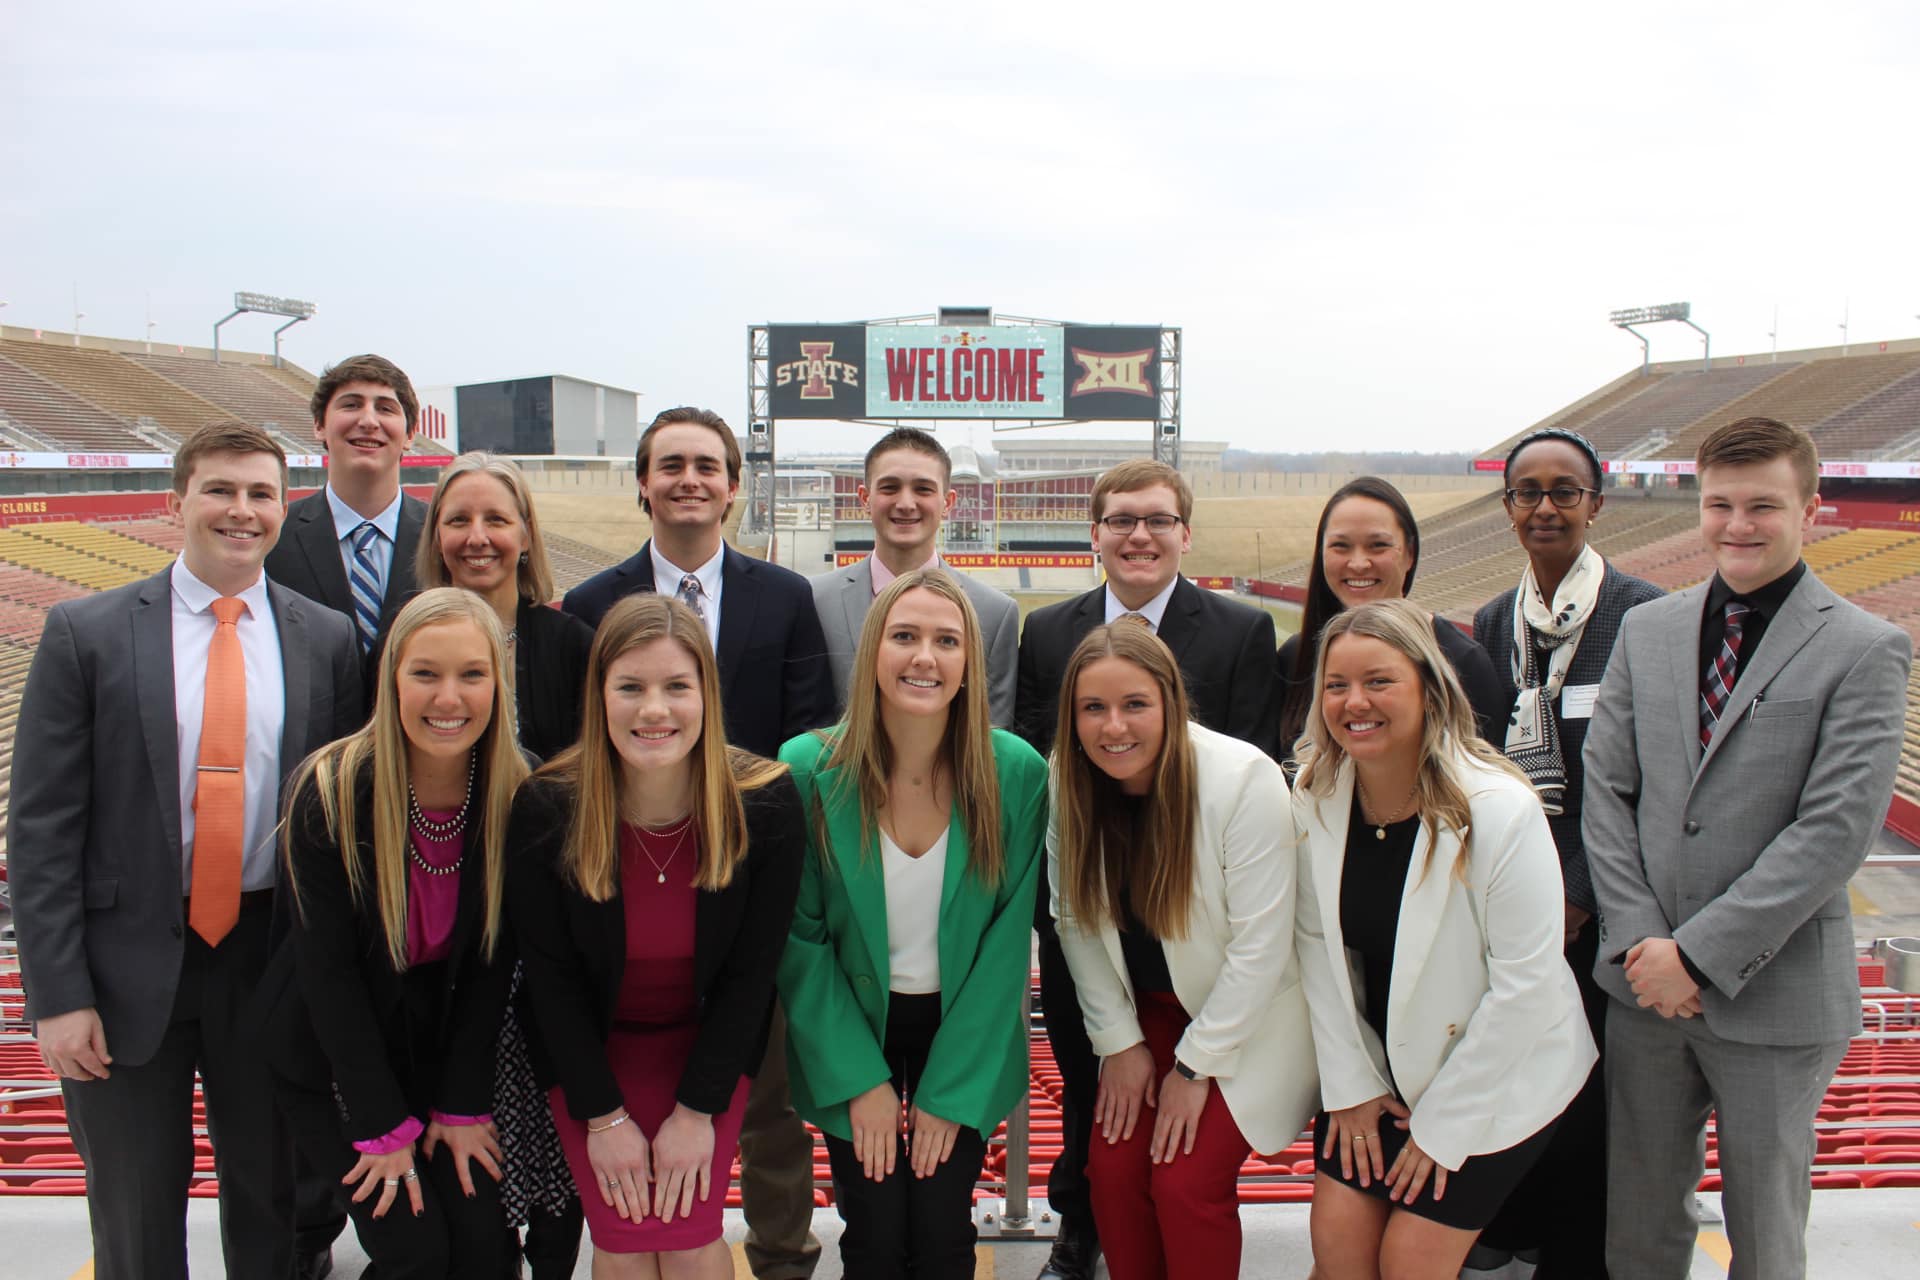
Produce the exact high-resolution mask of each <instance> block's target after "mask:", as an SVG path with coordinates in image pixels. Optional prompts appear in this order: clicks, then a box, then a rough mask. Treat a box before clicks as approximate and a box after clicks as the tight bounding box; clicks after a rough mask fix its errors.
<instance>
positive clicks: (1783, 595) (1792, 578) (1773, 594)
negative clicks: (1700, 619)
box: [1707, 560, 1807, 621]
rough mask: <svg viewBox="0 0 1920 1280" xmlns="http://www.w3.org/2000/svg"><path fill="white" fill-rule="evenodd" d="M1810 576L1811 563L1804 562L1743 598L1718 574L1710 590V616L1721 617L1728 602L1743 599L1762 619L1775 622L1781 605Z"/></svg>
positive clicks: (1798, 562) (1715, 575) (1741, 600)
mask: <svg viewBox="0 0 1920 1280" xmlns="http://www.w3.org/2000/svg"><path fill="white" fill-rule="evenodd" d="M1806 576H1807V562H1806V561H1805V560H1800V561H1797V562H1795V564H1794V566H1793V568H1791V569H1789V570H1787V571H1786V572H1785V573H1783V574H1781V575H1780V576H1779V577H1777V578H1775V579H1774V580H1773V581H1772V582H1769V583H1768V584H1767V585H1766V586H1764V587H1755V588H1754V589H1753V590H1752V591H1749V592H1747V593H1745V594H1744V595H1743V594H1741V593H1739V592H1736V591H1735V590H1734V589H1733V588H1732V587H1730V586H1728V585H1727V582H1726V579H1724V578H1722V577H1721V576H1720V575H1719V573H1718V572H1716V573H1715V574H1714V575H1713V585H1712V586H1710V587H1708V588H1707V613H1708V615H1709V616H1711V615H1713V614H1717V613H1719V612H1720V611H1722V610H1723V609H1725V608H1726V607H1727V601H1729V600H1739V601H1740V602H1741V603H1742V604H1744V605H1746V606H1747V607H1748V608H1749V609H1752V610H1753V611H1754V612H1755V613H1757V614H1759V615H1760V616H1761V617H1763V618H1765V619H1767V620H1768V621H1772V620H1773V615H1775V614H1776V613H1779V612H1780V606H1781V605H1783V604H1785V603H1786V602H1787V597H1788V596H1790V595H1792V594H1793V589H1794V588H1795V587H1797V586H1799V585H1800V579H1802V578H1804V577H1806Z"/></svg>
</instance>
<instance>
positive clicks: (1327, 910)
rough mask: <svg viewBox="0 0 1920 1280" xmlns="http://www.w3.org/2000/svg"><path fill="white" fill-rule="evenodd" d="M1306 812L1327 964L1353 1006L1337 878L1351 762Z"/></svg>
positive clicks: (1349, 808)
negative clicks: (1316, 832) (1314, 831)
mask: <svg viewBox="0 0 1920 1280" xmlns="http://www.w3.org/2000/svg"><path fill="white" fill-rule="evenodd" d="M1307 812H1308V813H1309V814H1310V815H1311V816H1309V817H1308V818H1307V822H1308V824H1309V825H1310V826H1313V827H1317V828H1318V829H1319V830H1320V832H1321V838H1320V839H1318V840H1315V839H1313V838H1312V835H1311V833H1309V836H1308V839H1307V856H1308V857H1309V858H1310V859H1311V860H1312V862H1313V896H1314V899H1315V902H1316V903H1317V905H1318V906H1319V908H1320V933H1321V936H1322V937H1324V938H1325V939H1326V941H1327V946H1328V951H1329V954H1330V957H1331V963H1330V964H1329V966H1328V967H1329V968H1331V969H1332V970H1333V980H1334V983H1335V985H1336V986H1338V987H1339V989H1340V993H1341V994H1342V995H1343V996H1345V997H1346V1004H1345V1006H1344V1007H1345V1008H1348V1009H1357V1008H1358V1007H1359V1006H1358V1005H1356V1004H1355V1003H1354V999H1353V983H1352V975H1351V974H1350V973H1349V972H1348V968H1347V949H1346V937H1345V935H1343V934H1342V933H1341V932H1340V880H1341V876H1342V873H1343V872H1344V871H1345V869H1346V858H1347V820H1348V818H1349V816H1350V815H1351V814H1352V812H1353V765H1352V764H1351V763H1348V764H1344V765H1342V766H1341V767H1340V772H1339V773H1338V774H1336V775H1335V777H1334V782H1333V793H1332V794H1331V795H1329V796H1328V797H1327V798H1326V799H1324V800H1321V801H1319V802H1318V803H1316V804H1313V805H1311V806H1308V807H1307ZM1356 1017H1357V1015H1356Z"/></svg>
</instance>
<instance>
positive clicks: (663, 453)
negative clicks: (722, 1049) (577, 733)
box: [561, 407, 833, 1280]
mask: <svg viewBox="0 0 1920 1280" xmlns="http://www.w3.org/2000/svg"><path fill="white" fill-rule="evenodd" d="M741 463H742V458H741V454H740V442H739V441H738V440H737V439H735V437H734V434H733V428H731V427H729V426H728V425H727V423H726V420H725V419H723V418H721V416H720V415H719V414H717V413H715V412H713V411H712V410H711V409H696V408H690V407H681V408H677V409H668V410H666V411H665V412H663V413H661V414H660V415H659V416H658V417H656V418H655V419H654V420H653V422H652V423H651V424H649V425H648V427H647V429H646V430H645V431H644V432H642V433H641V435H640V445H639V448H638V450H637V451H636V453H635V455H634V466H635V471H636V474H637V478H638V483H639V486H640V507H641V510H643V511H645V512H646V513H647V514H648V516H650V517H652V520H653V536H652V537H651V538H649V539H648V540H647V541H646V543H645V544H644V545H642V546H641V548H640V550H639V551H638V552H637V553H635V554H634V555H633V556H631V557H629V558H628V559H627V560H625V561H623V562H621V563H620V564H617V565H615V566H614V567H613V568H611V569H608V570H605V571H604V572H602V573H598V574H595V575H594V576H593V577H591V578H589V579H587V581H585V582H583V583H581V584H580V585H579V586H577V587H575V588H574V589H573V590H571V591H569V592H567V595H566V599H565V600H564V601H562V602H561V607H562V608H563V609H565V610H566V611H567V612H568V613H571V614H573V615H574V616H575V617H578V618H581V619H583V620H585V622H586V623H587V625H588V626H591V627H598V626H599V625H600V619H601V618H602V617H604V616H605V615H606V612H607V610H608V609H610V608H612V607H613V604H614V602H615V601H616V600H620V599H622V598H623V597H626V596H630V595H634V594H636V593H638V592H642V591H658V592H660V593H662V594H669V593H670V594H672V595H675V596H677V597H679V599H680V600H681V601H683V602H684V603H685V604H687V605H688V606H689V607H690V608H692V609H693V611H694V612H695V613H698V614H699V615H700V617H701V619H702V620H703V621H704V622H705V623H706V624H707V638H708V639H709V640H710V641H711V642H712V643H713V649H714V656H715V657H716V658H717V659H718V660H719V664H720V688H721V691H722V692H721V697H722V699H723V701H724V703H725V705H724V706H723V707H722V712H723V714H724V716H725V719H726V725H727V741H728V742H730V743H732V744H733V745H734V746H737V747H744V748H746V749H747V750H748V751H752V752H754V753H756V754H758V755H763V756H769V757H771V756H773V755H775V754H777V753H778V752H779V750H780V744H781V743H783V742H785V741H786V740H787V739H788V738H791V737H794V736H795V735H797V734H800V733H804V732H806V731H807V730H808V729H817V728H819V727H820V726H822V725H824V724H826V723H828V721H830V720H831V719H832V717H833V678H832V675H831V673H830V671H829V668H828V666H827V643H826V638H825V636H823V635H822V634H821V631H820V618H819V616H818V614H816V613H815V612H814V607H813V588H812V587H811V586H810V585H808V583H807V580H806V579H805V578H803V577H801V576H800V575H799V574H797V573H794V572H793V571H791V570H789V569H783V568H781V567H780V566H779V565H777V564H772V563H769V562H768V561H765V560H756V559H754V558H753V557H752V556H746V555H742V554H740V552H738V551H736V550H734V549H733V548H732V547H729V546H728V545H727V544H726V540H725V539H724V538H723V537H721V533H720V530H721V527H722V525H723V524H724V523H725V521H726V518H727V512H728V511H729V510H730V509H731V508H732V506H733V501H734V498H735V496H736V495H737V494H738V493H739V491H740V467H741ZM785 1039H786V1019H785V1017H784V1015H783V1014H782V1012H781V1011H780V1009H779V1007H778V1006H777V1005H776V1006H775V1011H774V1019H773V1030H772V1032H771V1034H770V1035H769V1037H768V1040H767V1054H766V1058H765V1059H764V1060H763V1062H762V1064H761V1067H760V1074H759V1075H757V1076H755V1077H754V1081H753V1092H752V1093H751V1094H750V1095H749V1096H748V1099H747V1116H746V1122H745V1124H744V1126H743V1127H742V1129H741V1131H740V1200H741V1204H742V1206H743V1207H744V1208H745V1210H746V1216H747V1242H746V1253H747V1262H748V1264H749V1265H750V1266H751V1267H752V1268H753V1274H754V1275H755V1276H756V1277H758V1278H759V1280H802V1278H804V1277H806V1276H810V1275H812V1274H813V1269H814V1266H815V1265H816V1264H817V1262H818V1260H819V1257H820V1242H819V1240H817V1239H815V1238H814V1235H813V1231H812V1222H813V1139H812V1137H811V1136H810V1135H809V1134H808V1133H807V1130H806V1125H805V1124H804V1123H802V1122H801V1119H800V1117H799V1115H798V1114H797V1113H796V1112H795V1111H794V1109H793V1105H792V1103H791V1102H790V1101H789V1099H788V1091H787V1057H786V1046H785Z"/></svg>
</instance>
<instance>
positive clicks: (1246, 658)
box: [1014, 459, 1280, 1280]
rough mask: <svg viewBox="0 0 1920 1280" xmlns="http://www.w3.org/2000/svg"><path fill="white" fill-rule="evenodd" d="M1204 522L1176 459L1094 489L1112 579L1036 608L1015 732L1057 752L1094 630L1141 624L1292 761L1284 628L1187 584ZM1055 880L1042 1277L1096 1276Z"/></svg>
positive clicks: (1194, 696) (1224, 710)
mask: <svg viewBox="0 0 1920 1280" xmlns="http://www.w3.org/2000/svg"><path fill="white" fill-rule="evenodd" d="M1192 518H1193V490H1192V488H1190V487H1189V486H1188V484H1187V482H1186V479H1185V478H1184V477H1183V476H1181V474H1180V473H1179V472H1178V471H1176V470H1174V469H1173V468H1172V467H1170V466H1168V465H1167V464H1166V463H1164V462H1155V461H1150V460H1147V459H1141V460H1139V461H1134V462H1123V463H1121V464H1120V465H1119V466H1117V467H1114V468H1112V469H1111V470H1109V471H1107V472H1106V473H1105V474H1103V475H1102V476H1101V477H1100V479H1099V480H1098V481H1097V482H1096V483H1095V484H1094V489H1093V528H1092V534H1093V548H1094V550H1095V551H1097V552H1098V553H1099V554H1100V567H1101V568H1102V569H1103V570H1104V571H1105V574H1106V581H1105V582H1104V583H1102V584H1101V585H1100V586H1097V587H1095V588H1094V589H1093V590H1091V591H1089V592H1087V593H1086V594H1085V595H1081V596H1077V597H1075V598H1074V599H1072V600H1062V601H1061V602H1059V603H1058V604H1050V605H1048V606H1046V607H1045V608H1044V609H1036V610H1034V611H1033V613H1032V614H1031V615H1030V616H1029V617H1028V618H1027V625H1026V629H1025V630H1024V631H1023V632H1022V633H1021V636H1020V664H1019V677H1018V682H1017V692H1016V695H1015V699H1014V707H1015V711H1014V715H1015V720H1016V723H1015V728H1016V729H1017V731H1018V732H1019V733H1020V735H1021V736H1022V737H1024V738H1026V740H1027V741H1028V742H1031V743H1032V744H1033V745H1034V746H1035V747H1036V748H1037V749H1039V750H1040V751H1043V752H1044V751H1047V750H1049V749H1050V748H1051V747H1052V746H1053V734H1054V727H1055V718H1056V717H1057V716H1058V715H1059V702H1060V682H1061V680H1062V679H1063V678H1064V676H1065V672H1066V668H1067V660H1068V659H1069V658H1070V657H1072V656H1073V651H1074V648H1075V647H1076V646H1077V645H1078V644H1079V643H1080V641H1081V640H1082V639H1084V638H1085V636H1086V634H1087V632H1089V631H1091V630H1093V629H1094V628H1095V627H1097V626H1100V625H1102V624H1104V623H1108V622H1112V621H1114V620H1115V619H1117V618H1121V617H1126V616H1133V617H1136V618H1138V619H1139V620H1140V621H1142V622H1144V623H1145V624H1146V625H1147V626H1149V627H1151V628H1152V629H1153V630H1154V632H1155V634H1157V635H1158V636H1159V637H1160V639H1161V640H1163V641H1165V642H1166V645H1167V648H1168V649H1170V650H1172V651H1173V656H1174V658H1175V659H1176V660H1177V661H1178V662H1179V663H1180V672H1181V675H1182V677H1183V678H1184V679H1185V681H1186V685H1187V696H1188V698H1189V699H1190V700H1191V703H1192V706H1193V714H1194V718H1195V719H1197V720H1199V721H1200V723H1202V724H1204V725H1206V726H1207V727H1208V728H1210V729H1217V730H1219V731H1220V732H1222V733H1228V734H1232V735H1233V736H1234V737H1236V738H1240V739H1242V740H1244V741H1246V742H1250V743H1252V744H1253V745H1254V746H1256V747H1259V748H1260V749H1261V750H1262V751H1264V752H1266V753H1267V754H1268V755H1270V756H1273V757H1274V758H1276V759H1278V758H1279V753H1280V740H1279V722H1278V713H1279V707H1278V706H1277V704H1276V694H1277V689H1276V686H1275V682H1274V631H1273V618H1272V616H1271V615H1270V614H1268V613H1267V612H1266V611H1265V610H1263V609H1256V608H1254V607H1253V606H1251V605H1247V604H1242V603H1240V602H1239V601H1237V600H1227V599H1224V598H1222V597H1220V596H1218V595H1215V594H1214V593H1213V592H1211V591H1202V590H1201V589H1200V588H1198V587H1196V586H1194V585H1193V583H1191V582H1189V581H1187V580H1186V579H1185V578H1183V577H1181V576H1180V558H1181V557H1182V556H1183V555H1185V554H1186V552H1187V551H1188V550H1189V549H1191V547H1192V546H1193V529H1192V526H1191V525H1190V524H1189V521H1191V520H1192ZM1044 876H1045V872H1044V870H1043V871H1042V877H1043V878H1042V880H1041V885H1040V897H1039V902H1038V905H1037V909H1036V912H1035V925H1036V927H1037V928H1038V929H1039V932H1040V1002H1041V1006H1042V1008H1043V1009H1044V1011H1045V1013H1046V1020H1047V1039H1048V1042H1049V1043H1050V1044H1051V1045H1052V1046H1053V1054H1054V1060H1055V1061H1056V1062H1057V1063H1058V1064H1059V1067H1060V1072H1061V1076H1062V1078H1063V1079H1064V1081H1065V1085H1066V1091H1065V1096H1064V1097H1063V1098H1062V1100H1061V1112H1062V1118H1063V1123H1062V1130H1063V1132H1062V1135H1061V1136H1062V1145H1063V1149H1062V1151H1061V1153H1060V1155H1059V1157H1058V1158H1057V1159H1055V1161H1054V1163H1053V1170H1052V1172H1051V1173H1050V1174H1049V1176H1048V1180H1047V1199H1048V1201H1049V1202H1050V1203H1051V1204H1052V1205H1053V1208H1054V1211H1055V1212H1057V1213H1059V1214H1060V1235H1059V1239H1058V1241H1057V1242H1056V1244H1055V1245H1054V1249H1053V1254H1052V1257H1051V1258H1050V1259H1049V1260H1048V1263H1047V1266H1046V1268H1045V1269H1044V1270H1043V1271H1042V1272H1041V1273H1040V1274H1041V1275H1042V1276H1043V1277H1051V1278H1054V1280H1091V1278H1092V1276H1093V1273H1094V1264H1095V1262H1096V1260H1097V1259H1098V1257H1099V1252H1100V1246H1099V1240H1098V1237H1097V1236H1096V1235H1095V1233H1094V1229H1093V1213H1092V1210H1091V1207H1090V1206H1089V1204H1088V1200H1087V1181H1086V1164H1087V1143H1088V1141H1089V1139H1090V1137H1091V1134H1092V1121H1093V1103H1094V1090H1095V1088H1096V1086H1097V1084H1098V1080H1099V1070H1100V1064H1099V1060H1098V1059H1097V1058H1096V1057H1095V1056H1094V1053H1093V1046H1092V1044H1091V1043H1090V1042H1089V1041H1088V1039H1087V1031H1086V1024H1085V1023H1084V1022H1083V1021H1082V1020H1081V1016H1080V1003H1079V995H1078V993H1077V992H1076V990H1075V988H1074V984H1073V974H1072V973H1071V972H1070V971H1069V970H1068V969H1067V961H1066V956H1065V955H1064V954H1063V953H1062V952H1061V950H1060V939H1059V936H1058V935H1057V934H1056V933H1055V932H1054V925H1053V917H1052V916H1051V915H1050V914H1049V912H1048V907H1047V897H1048V894H1047V884H1046V881H1045V879H1044Z"/></svg>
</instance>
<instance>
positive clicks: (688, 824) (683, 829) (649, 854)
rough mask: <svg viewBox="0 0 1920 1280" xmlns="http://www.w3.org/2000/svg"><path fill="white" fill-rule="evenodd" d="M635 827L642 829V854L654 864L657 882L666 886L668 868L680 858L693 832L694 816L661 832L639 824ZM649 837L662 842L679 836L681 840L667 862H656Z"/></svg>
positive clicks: (674, 846)
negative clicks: (649, 845) (650, 847)
mask: <svg viewBox="0 0 1920 1280" xmlns="http://www.w3.org/2000/svg"><path fill="white" fill-rule="evenodd" d="M634 825H635V826H638V827H640V852H641V854H642V855H644V856H645V857H646V860H647V861H648V862H649V863H651V864H652V866H653V869H654V871H655V873H656V874H655V876H654V879H655V881H656V882H657V883H659V884H665V883H666V882H667V868H668V867H670V866H672V865H673V860H674V859H675V858H677V857H679V856H680V850H681V848H682V847H684V846H685V845H686V843H687V836H688V835H689V834H691V832H692V831H693V815H692V814H691V813H689V814H688V815H687V816H686V817H685V818H683V819H681V822H680V825H679V826H677V827H666V828H664V829H661V830H655V829H654V828H652V827H648V826H641V825H640V824H639V823H635V824H634ZM648 836H657V837H659V838H660V839H662V840H664V839H666V838H667V837H669V836H678V837H680V838H679V839H678V840H675V841H674V843H673V852H672V853H670V854H668V855H667V860H666V861H665V862H656V861H654V857H653V851H652V850H651V849H649V848H647V837H648Z"/></svg>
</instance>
